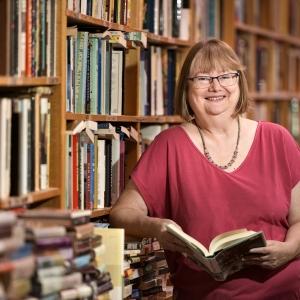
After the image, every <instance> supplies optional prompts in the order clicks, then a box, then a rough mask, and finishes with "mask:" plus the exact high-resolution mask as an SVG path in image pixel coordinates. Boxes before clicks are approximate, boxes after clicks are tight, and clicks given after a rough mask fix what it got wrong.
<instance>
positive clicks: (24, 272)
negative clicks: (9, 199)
mask: <svg viewBox="0 0 300 300" xmlns="http://www.w3.org/2000/svg"><path fill="white" fill-rule="evenodd" d="M34 271H35V263H34V257H33V255H32V251H31V247H30V245H29V244H26V243H25V232H24V229H23V227H22V226H21V225H20V224H19V223H18V221H17V218H16V215H15V214H14V213H12V212H0V298H1V299H23V298H25V297H26V296H27V295H28V294H29V292H30V290H31V280H30V279H31V276H32V275H33V273H34Z"/></svg>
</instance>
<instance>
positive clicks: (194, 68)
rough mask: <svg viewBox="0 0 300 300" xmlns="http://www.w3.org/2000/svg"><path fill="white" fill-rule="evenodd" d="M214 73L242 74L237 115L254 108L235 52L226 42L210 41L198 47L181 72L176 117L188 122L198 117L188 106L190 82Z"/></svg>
mask: <svg viewBox="0 0 300 300" xmlns="http://www.w3.org/2000/svg"><path fill="white" fill-rule="evenodd" d="M214 70H222V71H224V72H226V71H227V70H237V72H238V73H239V87H240V98H239V101H238V103H237V105H236V110H235V113H234V115H235V116H237V115H241V114H243V113H244V112H246V111H248V109H249V108H250V106H251V102H252V100H251V98H250V95H249V89H248V84H247V80H246V75H245V70H246V68H245V66H243V65H242V64H241V63H240V61H239V59H238V57H237V55H236V54H235V52H234V51H233V50H232V48H231V47H230V46H229V45H228V44H226V43H225V42H223V41H220V40H217V39H209V40H207V41H205V42H203V41H201V42H199V43H197V44H196V45H194V46H193V47H192V48H191V50H190V51H189V53H188V55H187V57H186V59H185V61H184V63H183V66H182V68H181V71H180V74H179V77H178V80H177V83H176V88H175V95H174V113H175V114H177V115H179V116H181V118H182V119H183V120H185V121H190V120H191V117H193V116H194V112H193V111H192V109H191V107H190V105H189V102H188V98H187V95H188V78H189V77H191V76H193V74H195V73H199V72H201V73H209V72H211V71H214Z"/></svg>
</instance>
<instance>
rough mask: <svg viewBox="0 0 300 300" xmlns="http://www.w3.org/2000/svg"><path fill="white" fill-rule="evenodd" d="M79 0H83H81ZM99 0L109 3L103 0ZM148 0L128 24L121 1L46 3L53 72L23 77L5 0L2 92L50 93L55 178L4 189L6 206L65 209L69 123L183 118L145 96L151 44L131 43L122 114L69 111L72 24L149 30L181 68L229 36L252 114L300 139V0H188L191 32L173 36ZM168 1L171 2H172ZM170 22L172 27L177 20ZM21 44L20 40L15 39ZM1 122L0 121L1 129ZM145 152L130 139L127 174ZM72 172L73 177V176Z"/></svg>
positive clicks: (143, 123) (105, 211)
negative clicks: (14, 60) (118, 6)
mask: <svg viewBox="0 0 300 300" xmlns="http://www.w3.org/2000/svg"><path fill="white" fill-rule="evenodd" d="M19 1H20V3H21V2H22V3H24V2H26V3H30V2H31V1H29V0H27V1H25V0H19ZM75 2H76V1H74V3H75ZM78 2H80V1H77V2H76V3H78ZM82 2H84V1H82ZM93 2H94V1H93ZM100 2H101V3H102V1H100V0H99V3H100ZM123 2H124V1H122V3H123ZM145 2H146V0H127V1H126V3H127V4H128V3H130V4H131V6H130V22H129V18H127V23H126V22H123V23H124V24H120V23H118V22H115V20H113V19H112V5H113V4H114V3H118V1H116V0H107V2H106V3H107V6H108V13H107V14H106V15H105V16H104V17H102V18H101V17H100V18H99V17H94V16H90V15H87V14H86V13H83V12H81V10H80V8H76V7H75V8H74V10H73V9H72V10H71V9H69V8H68V4H70V3H72V4H73V2H72V1H67V0H61V1H59V0H47V1H46V2H45V3H51V4H52V5H53V6H52V7H54V10H53V16H55V17H54V18H53V19H52V21H51V22H50V25H49V26H52V27H49V28H51V29H50V30H48V32H52V35H51V38H52V41H51V47H49V49H51V50H50V52H49V54H48V55H50V56H51V57H52V62H51V70H52V71H51V72H50V71H49V72H48V74H46V75H45V74H42V76H37V75H30V76H24V74H22V72H21V75H16V74H10V73H9V72H8V70H7V60H8V59H10V57H11V55H8V50H6V49H9V45H10V43H12V42H14V40H13V41H11V39H10V34H8V28H9V27H10V26H8V25H7V24H9V23H8V22H10V21H11V19H10V17H11V15H10V9H11V7H10V1H9V0H4V1H2V2H1V4H0V8H1V10H2V11H6V12H7V14H6V17H7V18H3V19H2V20H1V22H0V23H1V25H2V26H1V30H0V36H1V40H2V41H3V43H4V42H5V43H6V47H3V49H2V50H1V51H2V52H1V55H0V56H1V59H0V61H1V63H0V93H1V98H9V99H12V98H18V97H21V100H20V102H22V99H23V98H24V97H25V98H26V97H27V98H28V97H29V98H32V97H35V99H38V100H35V102H34V103H39V102H38V101H40V98H43V97H46V98H47V99H48V100H49V103H50V104H51V109H50V111H51V113H50V115H49V116H50V123H49V128H50V142H49V145H48V150H49V152H48V161H47V163H48V171H47V172H48V173H47V174H48V184H47V186H46V188H43V189H40V188H38V189H32V190H28V191H27V192H26V193H23V194H20V195H6V196H4V197H1V194H0V198H1V199H0V209H1V210H13V209H18V208H22V207H28V208H32V209H34V208H40V207H54V208H66V191H67V190H68V189H69V186H68V180H66V178H68V176H69V174H68V164H67V154H66V153H67V150H68V148H69V145H68V144H67V142H66V129H67V125H68V124H70V123H75V122H77V121H84V122H87V121H92V122H96V123H110V124H112V125H113V126H126V127H128V126H132V127H133V128H134V129H135V130H136V131H137V132H138V134H140V133H141V132H142V131H143V129H144V128H146V127H148V126H150V125H151V126H152V125H156V126H161V127H163V126H165V125H166V124H167V125H169V126H172V125H174V124H180V123H181V121H182V120H181V119H180V118H179V117H178V116H174V115H172V114H168V113H166V107H165V106H166V105H165V103H164V105H165V106H164V113H163V114H162V115H157V114H156V113H155V112H154V113H153V114H152V115H149V114H150V113H149V112H148V113H146V112H145V111H144V108H143V105H144V104H143V103H141V101H140V100H141V98H146V97H147V95H148V94H149V91H147V93H148V94H147V93H146V94H145V89H143V87H145V85H144V86H142V80H143V79H142V78H143V74H144V73H143V71H145V70H144V69H141V65H142V63H143V56H144V55H145V49H144V48H143V47H142V46H140V45H134V43H129V42H128V43H127V49H125V58H126V59H125V61H126V63H125V74H126V76H125V82H124V84H123V90H124V91H125V92H124V96H123V100H122V101H123V102H122V103H123V112H122V114H120V115H111V114H103V113H102V114H92V113H86V112H85V113H77V112H76V113H74V112H72V113H70V112H67V111H66V106H67V93H68V87H67V77H68V73H67V66H66V65H67V29H68V27H71V26H76V27H77V30H84V31H88V32H98V33H104V32H105V31H107V30H109V31H112V30H114V31H120V32H125V33H131V32H143V33H144V34H145V36H146V39H147V45H148V46H147V49H148V50H147V51H150V50H149V49H150V48H151V47H153V48H151V49H153V51H157V50H156V48H155V47H159V48H161V50H160V51H162V53H165V54H163V55H166V53H167V52H166V51H168V50H170V51H174V55H175V56H176V63H174V66H175V69H176V70H175V71H174V72H175V74H176V75H177V73H176V72H178V69H179V68H180V65H181V63H182V61H183V59H184V57H185V55H186V53H187V51H188V50H189V48H190V47H191V46H192V45H194V44H195V43H196V42H197V41H199V40H201V39H205V38H207V37H209V36H213V37H217V38H221V39H223V40H224V41H226V42H227V43H228V44H229V45H230V46H231V47H233V48H234V49H235V50H236V51H237V53H238V54H239V56H240V57H241V59H242V60H244V63H245V64H246V66H247V69H248V80H249V88H250V91H251V96H252V98H253V99H254V105H253V106H254V109H253V110H252V111H250V112H249V114H248V117H249V118H252V119H264V120H267V121H271V122H278V123H280V124H281V125H283V126H285V127H286V128H287V129H288V130H289V131H290V132H292V134H293V136H294V138H295V140H296V141H297V142H298V143H300V122H299V113H300V109H299V105H300V104H299V100H300V84H299V82H300V81H299V79H300V23H299V22H300V21H299V17H298V16H299V14H300V4H299V1H298V0H286V1H282V0H215V1H211V0H189V1H183V0H182V3H183V4H185V5H187V7H188V8H189V12H188V14H189V15H188V16H189V22H187V23H189V27H188V29H189V36H188V37H187V38H185V37H184V38H179V37H174V36H173V34H170V33H166V32H164V30H165V27H162V28H156V29H155V28H154V29H153V32H149V31H147V30H145V29H144V28H143V26H144V23H145V20H144V15H143V13H144V4H145ZM163 2H164V1H163ZM167 2H170V3H171V2H172V1H166V3H167ZM177 2H178V3H179V2H180V1H177ZM149 3H150V1H149ZM153 3H154V1H153ZM165 16H166V15H165ZM207 16H209V18H208V17H207ZM127 17H128V15H127ZM185 20H186V19H185ZM153 22H154V21H153ZM164 25H165V24H164ZM168 26H169V25H168ZM171 27H172V26H171ZM168 28H169V30H170V26H169V27H168ZM14 43H15V44H16V42H14ZM259 45H262V48H263V49H264V52H260V50H259V47H258V46H259ZM25 46H26V45H25V44H24V43H23V44H22V47H25ZM20 47H21V46H20ZM21 49H24V48H20V49H19V52H18V55H19V53H22V50H21ZM9 51H10V50H9ZM262 53H263V54H262ZM16 55H17V54H16ZM259 55H261V57H260V59H265V60H266V61H265V62H264V63H265V65H266V68H265V69H264V70H261V72H262V73H263V74H265V75H264V76H265V77H264V78H262V79H263V80H264V82H263V88H261V86H262V85H259V84H258V81H259V77H260V76H261V75H262V74H261V73H260V72H259V70H258V63H257V62H258V60H259ZM18 57H19V56H18ZM4 66H5V67H4ZM3 68H4V69H3ZM3 70H4V71H3ZM53 70H54V71H53ZM23 71H24V70H23ZM147 72H148V74H149V69H148V70H146V73H147ZM161 80H163V78H162V79H161ZM258 87H259V88H258ZM163 89H165V87H163ZM143 111H144V112H143ZM0 113H1V111H0ZM1 118H3V114H2V115H1V114H0V121H1ZM1 124H2V123H1V122H0V129H1ZM1 137H2V136H1ZM1 144H2V145H6V144H7V142H6V140H5V139H3V138H2V139H1ZM35 147H36V148H35V149H36V150H37V151H38V149H39V146H38V145H35ZM1 151H2V152H1ZM1 155H3V147H2V148H1V145H0V158H1ZM140 155H141V145H140V143H133V142H126V177H125V181H126V180H127V179H128V175H129V174H130V172H131V170H132V169H133V168H134V166H135V164H136V163H137V161H138V160H139V157H140ZM38 160H39V158H38ZM36 163H37V162H36ZM1 168H3V161H0V169H1ZM10 172H11V173H15V172H16V171H15V170H14V169H12V170H10ZM2 174H3V173H1V175H0V177H1V178H0V184H3V180H2V178H4V177H3V176H2ZM71 177H72V176H71ZM71 177H70V178H71ZM70 178H69V180H71V179H70ZM1 187H2V185H1ZM110 208H111V206H110V205H108V206H107V207H104V208H101V209H98V208H96V209H94V210H93V211H92V214H91V218H100V217H102V216H107V215H109V211H110Z"/></svg>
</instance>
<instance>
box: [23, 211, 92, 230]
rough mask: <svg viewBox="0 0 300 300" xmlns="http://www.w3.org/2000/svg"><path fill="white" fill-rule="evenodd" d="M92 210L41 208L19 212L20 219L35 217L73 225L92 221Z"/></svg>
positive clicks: (40, 219) (58, 223) (67, 225)
mask: <svg viewBox="0 0 300 300" xmlns="http://www.w3.org/2000/svg"><path fill="white" fill-rule="evenodd" d="M90 215H91V211H90V210H67V209H56V208H40V209H34V210H26V211H25V212H22V213H20V214H18V217H19V218H20V219H34V220H36V221H41V222H47V223H49V222H50V223H52V222H55V224H56V225H64V226H66V227H73V226H76V225H80V224H85V223H88V222H89V221H90Z"/></svg>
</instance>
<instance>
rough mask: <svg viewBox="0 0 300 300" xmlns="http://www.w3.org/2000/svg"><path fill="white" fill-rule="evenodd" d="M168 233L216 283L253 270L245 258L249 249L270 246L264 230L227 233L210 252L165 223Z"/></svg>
mask: <svg viewBox="0 0 300 300" xmlns="http://www.w3.org/2000/svg"><path fill="white" fill-rule="evenodd" d="M165 226H166V228H167V230H168V232H170V233H171V234H173V235H175V236H176V237H178V238H179V239H181V240H182V241H183V242H184V243H185V244H186V245H187V247H189V248H190V249H191V250H192V251H193V254H192V255H190V254H186V253H184V255H185V256H186V257H187V258H188V259H190V260H191V261H192V262H194V263H195V264H197V265H198V266H199V267H201V268H203V269H204V270H205V271H207V272H208V273H209V274H211V275H212V276H213V278H214V279H215V280H216V281H224V280H226V278H227V277H228V276H230V275H231V274H233V273H235V272H238V271H239V270H241V269H244V268H246V267H249V266H250V264H249V263H248V262H244V261H242V258H243V257H244V256H245V255H247V254H248V252H249V250H250V249H252V248H257V247H265V246H266V245H267V242H266V239H265V236H264V234H263V232H262V231H259V232H255V231H252V230H247V229H245V228H243V229H238V230H232V231H228V232H224V233H222V234H219V235H218V236H216V237H215V238H214V239H213V240H212V241H211V243H210V246H209V249H206V248H205V247H204V246H203V245H202V244H201V243H200V242H199V241H197V240H195V239H194V238H192V237H191V236H189V235H188V234H186V233H184V232H183V231H182V230H181V229H179V228H178V227H176V226H175V225H173V224H165Z"/></svg>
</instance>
